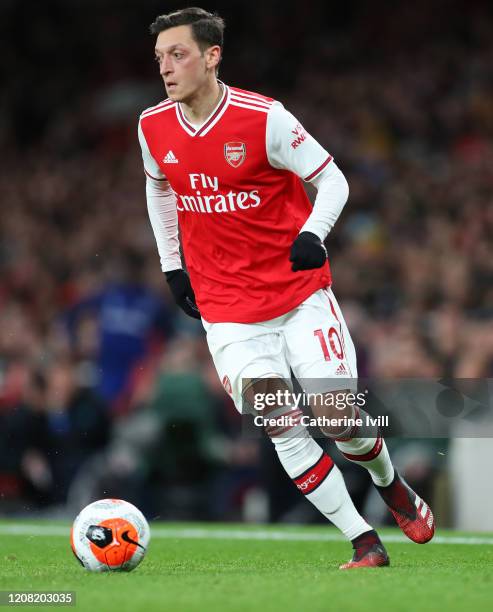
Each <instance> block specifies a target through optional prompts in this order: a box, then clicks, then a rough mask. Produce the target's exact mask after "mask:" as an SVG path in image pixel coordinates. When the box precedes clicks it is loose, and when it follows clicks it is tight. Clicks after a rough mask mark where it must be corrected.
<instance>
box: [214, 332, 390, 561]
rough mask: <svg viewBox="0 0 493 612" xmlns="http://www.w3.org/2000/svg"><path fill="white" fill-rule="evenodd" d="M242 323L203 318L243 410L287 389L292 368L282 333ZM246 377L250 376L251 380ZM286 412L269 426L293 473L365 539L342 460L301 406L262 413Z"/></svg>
mask: <svg viewBox="0 0 493 612" xmlns="http://www.w3.org/2000/svg"><path fill="white" fill-rule="evenodd" d="M237 325H238V324H228V323H217V324H212V325H211V324H207V323H204V326H205V328H206V331H207V339H208V344H209V349H210V351H211V354H212V357H213V360H214V364H215V366H216V369H217V372H218V374H219V377H220V379H221V380H222V381H223V384H224V385H225V387H226V390H227V391H228V393H230V395H231V396H232V398H233V400H234V402H235V405H236V407H237V409H238V410H239V411H240V412H242V410H244V409H245V407H246V406H247V405H250V406H251V405H253V404H254V401H255V396H257V395H258V394H265V393H275V392H276V391H277V390H278V389H279V390H281V391H282V390H284V389H285V388H286V387H285V384H286V383H285V380H286V379H289V376H290V371H289V366H288V364H287V362H286V358H285V354H284V348H285V347H284V343H283V340H282V337H281V336H280V334H278V333H275V332H272V331H269V330H267V329H266V328H262V326H261V325H241V326H239V327H238V326H237ZM234 338H237V339H238V340H237V341H234ZM244 380H247V381H249V382H248V384H247V385H246V386H245V385H244V384H243V381H244ZM287 414H289V415H290V416H291V417H293V418H292V420H291V423H290V424H289V425H287V426H283V427H275V426H271V427H267V428H266V432H267V434H268V435H269V437H270V438H271V440H272V442H273V444H274V447H275V449H276V452H277V455H278V457H279V460H280V462H281V464H282V466H283V467H284V469H285V471H286V472H287V474H288V476H289V477H290V478H291V479H292V480H293V482H294V484H295V485H296V486H297V487H298V489H299V490H300V492H301V493H303V494H304V496H305V497H306V498H307V499H308V500H309V501H310V502H311V503H312V504H313V505H314V506H315V507H316V508H317V509H318V510H319V511H320V512H321V513H322V514H323V515H324V516H326V517H327V518H328V519H330V520H331V522H332V523H333V524H334V525H336V526H337V527H338V528H339V529H340V530H341V531H342V532H343V533H344V534H345V535H346V536H347V537H348V539H350V540H351V541H352V542H353V544H354V543H356V544H358V542H360V541H365V539H366V538H367V535H368V533H369V532H371V527H370V526H369V525H368V524H367V523H366V521H364V519H363V518H362V517H361V516H360V515H359V513H358V512H357V510H356V508H355V507H354V505H353V502H352V500H351V498H350V497H349V494H348V492H347V489H346V487H345V484H344V480H343V478H342V474H341V473H340V471H339V469H338V468H337V466H336V465H334V463H333V461H332V459H331V458H330V457H329V456H328V455H327V454H326V453H325V452H324V451H323V450H322V448H321V447H320V446H319V444H317V442H316V441H315V440H314V439H313V438H312V437H311V436H310V435H309V433H308V431H307V430H306V428H305V427H304V426H303V425H302V424H301V423H300V422H299V417H300V415H299V414H297V411H296V410H293V409H292V407H291V406H289V405H278V406H274V407H270V409H267V410H265V412H264V413H263V416H265V417H269V418H270V419H273V418H280V417H282V416H285V415H287ZM296 417H298V418H296ZM377 561H378V563H379V564H380V565H383V564H388V559H387V558H386V555H385V556H384V555H383V554H381V555H380V556H379V557H378V559H377V560H376V561H375V563H374V564H373V565H376V564H377Z"/></svg>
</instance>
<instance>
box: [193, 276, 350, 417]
mask: <svg viewBox="0 0 493 612" xmlns="http://www.w3.org/2000/svg"><path fill="white" fill-rule="evenodd" d="M202 323H203V325H204V328H205V331H206V332H207V343H208V345H209V350H210V352H211V355H212V359H213V360H214V365H215V366H216V370H217V373H218V375H219V378H220V380H221V382H222V384H223V386H224V388H225V389H226V391H227V392H228V393H229V395H231V397H232V398H233V400H234V403H235V405H236V408H237V409H238V410H239V411H240V412H241V411H242V388H243V380H244V379H252V378H253V379H255V378H269V377H272V378H274V377H279V378H284V379H287V380H289V379H290V378H291V372H290V369H291V370H292V371H293V374H294V376H295V377H296V378H297V379H298V380H299V381H300V382H301V385H302V387H303V388H304V390H305V391H308V392H311V393H316V392H322V391H324V390H325V391H329V390H334V391H335V390H337V389H347V388H351V389H352V388H354V383H355V382H356V381H355V380H353V384H351V385H350V387H349V386H348V384H347V382H348V381H347V379H349V378H351V379H356V378H357V368H356V352H355V350H354V344H353V341H352V340H351V336H350V335H349V331H348V329H347V326H346V323H345V321H344V317H343V316H342V313H341V310H340V308H339V305H338V304H337V301H336V299H335V297H334V294H333V293H332V290H331V289H330V288H327V289H319V290H318V291H316V292H315V293H313V294H312V295H311V296H310V297H309V298H308V299H306V300H305V301H304V302H303V303H302V304H300V305H299V306H297V307H296V308H294V309H293V310H291V311H290V312H288V313H286V314H284V315H282V316H280V317H276V318H275V319H270V320H269V321H262V322H260V323H208V322H207V321H205V320H204V319H202ZM306 379H309V380H306ZM340 379H346V380H345V381H344V380H340Z"/></svg>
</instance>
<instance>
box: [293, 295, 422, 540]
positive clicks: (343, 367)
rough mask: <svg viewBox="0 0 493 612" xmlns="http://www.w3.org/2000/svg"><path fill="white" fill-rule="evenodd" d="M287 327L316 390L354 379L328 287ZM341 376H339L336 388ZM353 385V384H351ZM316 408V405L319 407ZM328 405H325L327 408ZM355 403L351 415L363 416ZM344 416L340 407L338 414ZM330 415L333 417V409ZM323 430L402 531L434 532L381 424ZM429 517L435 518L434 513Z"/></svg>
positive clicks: (298, 367)
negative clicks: (365, 475)
mask: <svg viewBox="0 0 493 612" xmlns="http://www.w3.org/2000/svg"><path fill="white" fill-rule="evenodd" d="M288 322H289V325H288V326H286V329H285V330H284V333H285V337H286V343H287V348H288V358H289V361H290V364H291V367H292V368H293V372H294V373H295V376H296V377H297V378H298V379H305V382H307V384H310V383H312V384H314V385H315V387H314V389H315V390H316V389H317V385H319V387H318V388H319V389H320V390H321V389H323V388H324V385H326V389H327V390H328V391H329V392H334V391H335V390H336V389H337V388H339V389H341V390H342V387H347V386H348V385H347V383H348V382H350V380H349V379H348V378H347V377H351V378H356V376H357V367H356V353H355V349H354V345H353V342H352V339H351V336H350V334H349V332H348V329H347V326H346V323H345V321H344V318H343V316H342V313H341V311H340V309H339V306H338V304H337V301H336V299H335V297H334V295H333V293H332V291H331V290H330V289H328V290H320V291H318V292H316V293H315V294H313V295H312V296H311V297H310V298H309V299H308V300H306V301H305V302H304V303H303V304H302V305H301V306H300V307H298V309H296V310H295V311H293V313H292V316H291V318H290V319H289V321H288ZM338 378H341V379H344V380H341V381H340V385H339V387H338V385H337V380H338ZM349 390H350V391H351V390H354V389H349ZM315 408H316V407H315ZM325 410H327V408H326V407H325ZM358 410H359V412H357V411H356V410H355V408H354V407H353V406H348V407H347V408H346V409H345V413H346V415H347V416H350V414H352V416H354V417H358V416H360V417H361V416H363V417H364V416H365V414H364V412H363V411H362V410H361V409H358ZM340 415H341V411H339V412H338V414H337V416H340ZM329 416H333V415H332V414H329ZM324 433H325V435H328V436H329V437H332V438H334V439H335V440H336V445H337V446H338V448H339V450H340V451H341V452H342V453H343V455H344V456H345V457H346V459H348V460H350V461H352V462H353V463H356V464H358V465H361V466H362V467H365V468H366V469H367V470H368V472H369V474H370V476H371V478H372V481H373V483H374V484H375V486H376V487H377V490H378V491H379V493H380V495H381V496H382V497H383V499H384V501H385V502H386V504H387V505H388V507H389V509H390V510H391V512H392V514H393V515H394V517H395V518H396V520H397V522H398V524H399V526H400V527H401V528H402V529H403V531H404V533H406V535H407V536H408V537H410V539H412V540H413V541H415V542H426V541H428V540H429V539H430V538H431V537H432V536H433V530H434V527H433V517H432V514H431V510H429V508H428V506H426V505H425V504H424V502H422V500H420V499H419V497H418V496H417V495H416V494H415V493H414V492H413V491H412V490H411V489H409V487H408V486H407V485H406V484H405V483H404V482H403V481H402V479H401V478H400V476H399V475H398V474H397V472H396V471H395V470H394V467H393V465H392V462H391V460H390V456H389V453H388V450H387V446H386V444H385V441H384V440H383V438H382V436H381V434H380V432H379V431H378V429H377V428H373V430H372V429H371V428H368V427H367V426H364V427H360V428H358V427H348V428H347V429H346V430H341V429H340V428H338V429H337V430H334V431H333V432H330V431H329V432H327V431H324ZM430 517H431V518H430Z"/></svg>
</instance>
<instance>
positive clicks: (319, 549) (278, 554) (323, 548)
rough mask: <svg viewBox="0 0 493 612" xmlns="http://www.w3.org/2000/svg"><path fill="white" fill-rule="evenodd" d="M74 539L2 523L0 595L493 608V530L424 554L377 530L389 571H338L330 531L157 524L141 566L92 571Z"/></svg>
mask: <svg viewBox="0 0 493 612" xmlns="http://www.w3.org/2000/svg"><path fill="white" fill-rule="evenodd" d="M68 531H69V528H68V526H67V525H66V524H62V523H53V522H47V523H37V524H36V525H34V524H33V523H32V522H29V523H25V524H21V523H19V521H16V522H15V523H14V522H8V521H1V522H0V590H3V591H6V590H24V591H29V590H42V591H50V590H72V591H76V606H75V609H76V610H88V611H91V612H113V611H115V612H124V611H127V610H128V611H132V612H141V611H143V612H153V611H160V612H161V611H173V612H186V611H200V612H223V611H224V612H226V611H228V612H234V611H242V612H243V611H245V612H246V611H254V612H263V611H265V612H274V611H279V612H281V611H282V612H298V611H300V612H301V611H305V610H306V611H308V612H318V611H324V612H326V611H332V610H334V611H341V612H353V611H359V610H361V611H363V610H364V611H365V612H366V611H369V610H375V611H385V612H386V611H396V612H398V611H401V610H406V611H407V610H409V611H411V610H412V611H413V612H425V611H433V612H435V611H443V612H455V611H460V612H464V610H474V611H475V612H479V611H482V610H493V535H491V534H476V535H475V536H474V535H473V534H462V533H461V534H458V533H457V532H447V533H443V532H442V533H439V534H438V536H439V537H438V538H437V539H438V542H439V543H430V544H427V545H424V546H423V545H422V546H419V545H417V544H412V543H405V542H404V540H403V538H401V535H400V532H399V531H398V530H393V529H385V530H381V534H382V539H384V541H385V542H386V546H387V549H388V551H389V555H390V558H391V567H389V568H382V569H370V570H368V569H366V570H352V571H345V572H343V571H340V570H339V569H338V567H339V564H340V563H343V562H345V561H347V560H348V559H349V557H350V556H351V554H350V553H351V551H350V545H349V544H348V543H347V542H344V541H343V540H342V538H341V537H340V536H339V535H338V532H337V531H336V530H334V529H332V528H329V527H327V528H324V527H282V526H272V527H266V526H245V525H236V526H235V525H204V524H202V525H197V524H193V525H189V524H187V525H184V524H169V523H168V524H164V523H161V524H159V523H154V524H152V525H151V531H152V532H153V537H152V540H151V546H150V548H149V552H148V554H147V557H146V558H145V559H144V561H143V562H142V564H141V565H140V566H139V567H138V568H137V569H136V570H134V571H133V572H131V573H128V574H127V573H111V574H110V573H107V574H91V573H89V572H87V571H85V570H83V569H82V568H81V567H80V566H79V564H78V562H77V561H76V560H75V558H74V557H73V556H72V553H71V550H70V544H69V537H68ZM459 541H460V543H457V542H459ZM23 608H24V609H25V608H26V606H23ZM4 609H5V610H7V609H9V608H8V607H5V608H4ZM42 609H52V607H51V606H43V607H42ZM67 609H74V608H67Z"/></svg>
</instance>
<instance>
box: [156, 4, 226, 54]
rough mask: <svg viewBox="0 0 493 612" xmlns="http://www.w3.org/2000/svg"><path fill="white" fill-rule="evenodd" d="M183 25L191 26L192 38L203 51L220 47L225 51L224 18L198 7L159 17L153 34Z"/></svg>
mask: <svg viewBox="0 0 493 612" xmlns="http://www.w3.org/2000/svg"><path fill="white" fill-rule="evenodd" d="M181 25H189V26H191V29H192V36H193V38H194V40H195V42H196V43H197V44H198V46H199V48H200V50H201V51H205V50H206V49H207V48H208V47H212V46H214V45H219V46H220V47H221V51H222V49H223V35H224V28H225V23H224V19H223V18H222V17H219V15H217V14H216V13H208V12H207V11H205V10H204V9H201V8H198V7H196V6H191V7H189V8H184V9H181V10H179V11H174V12H173V13H168V14H167V15H159V17H156V20H155V21H154V22H153V23H151V25H150V28H149V29H150V31H151V34H159V33H160V32H164V30H169V29H170V28H176V27H177V26H181Z"/></svg>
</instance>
